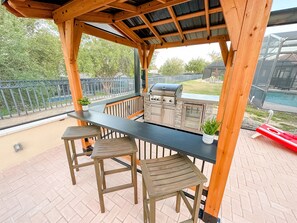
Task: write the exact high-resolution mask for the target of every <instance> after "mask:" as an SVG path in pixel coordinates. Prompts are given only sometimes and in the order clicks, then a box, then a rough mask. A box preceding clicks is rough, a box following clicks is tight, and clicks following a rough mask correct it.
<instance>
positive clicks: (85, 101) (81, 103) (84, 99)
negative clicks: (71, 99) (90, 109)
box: [77, 97, 91, 105]
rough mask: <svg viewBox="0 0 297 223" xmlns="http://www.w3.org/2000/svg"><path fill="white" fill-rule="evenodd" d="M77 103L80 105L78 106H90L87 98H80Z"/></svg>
mask: <svg viewBox="0 0 297 223" xmlns="http://www.w3.org/2000/svg"><path fill="white" fill-rule="evenodd" d="M77 102H78V104H80V105H89V104H91V102H90V100H89V98H87V97H82V98H81V99H79V100H78V101H77Z"/></svg>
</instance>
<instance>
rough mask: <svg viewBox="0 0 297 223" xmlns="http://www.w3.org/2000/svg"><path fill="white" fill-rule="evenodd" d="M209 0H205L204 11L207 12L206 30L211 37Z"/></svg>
mask: <svg viewBox="0 0 297 223" xmlns="http://www.w3.org/2000/svg"><path fill="white" fill-rule="evenodd" d="M208 1H209V0H204V11H205V22H206V30H207V35H208V36H210V28H209V27H210V25H209V23H210V22H209V5H208Z"/></svg>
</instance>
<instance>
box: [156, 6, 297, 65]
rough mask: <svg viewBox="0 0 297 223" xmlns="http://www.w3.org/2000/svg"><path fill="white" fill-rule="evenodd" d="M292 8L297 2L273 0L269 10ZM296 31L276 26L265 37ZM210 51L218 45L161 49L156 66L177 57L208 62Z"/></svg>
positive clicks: (217, 50)
mask: <svg viewBox="0 0 297 223" xmlns="http://www.w3.org/2000/svg"><path fill="white" fill-rule="evenodd" d="M259 1H260V0H259ZM294 7H297V0H273V3H272V9H271V10H272V11H275V10H282V9H287V8H294ZM296 30H297V24H293V25H289V26H276V27H270V28H267V29H266V33H265V35H268V34H270V33H279V32H288V31H296ZM212 51H216V52H220V48H219V45H218V44H216V43H213V44H204V45H196V46H187V47H176V48H170V49H162V50H158V56H157V60H156V65H157V67H159V68H160V66H161V65H162V64H163V63H164V62H165V61H166V60H167V59H169V58H172V57H178V58H180V59H182V60H183V61H184V62H185V63H187V62H189V60H191V59H195V58H198V57H200V58H204V59H206V60H210V58H209V56H208V54H209V53H211V52H212Z"/></svg>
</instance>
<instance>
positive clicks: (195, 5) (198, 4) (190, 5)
mask: <svg viewBox="0 0 297 223" xmlns="http://www.w3.org/2000/svg"><path fill="white" fill-rule="evenodd" d="M173 9H174V12H175V14H176V16H180V15H185V14H189V13H192V12H198V11H203V10H204V1H203V0H196V1H190V2H186V3H183V4H180V5H176V6H173Z"/></svg>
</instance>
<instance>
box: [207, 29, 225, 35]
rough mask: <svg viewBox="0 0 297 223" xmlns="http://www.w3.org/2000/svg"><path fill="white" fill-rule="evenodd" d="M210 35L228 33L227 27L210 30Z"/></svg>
mask: <svg viewBox="0 0 297 223" xmlns="http://www.w3.org/2000/svg"><path fill="white" fill-rule="evenodd" d="M210 34H211V36H220V35H226V34H228V31H227V29H215V30H211V31H210Z"/></svg>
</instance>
